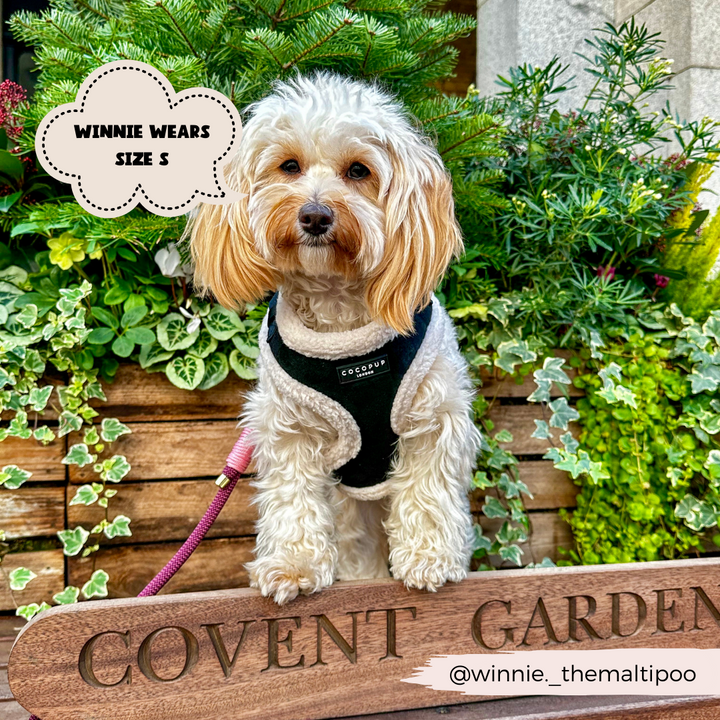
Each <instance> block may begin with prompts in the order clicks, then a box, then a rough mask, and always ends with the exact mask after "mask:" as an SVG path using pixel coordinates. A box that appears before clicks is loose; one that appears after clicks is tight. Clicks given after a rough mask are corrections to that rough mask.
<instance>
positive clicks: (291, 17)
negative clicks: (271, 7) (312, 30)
mask: <svg viewBox="0 0 720 720" xmlns="http://www.w3.org/2000/svg"><path fill="white" fill-rule="evenodd" d="M336 2H337V0H326V1H325V2H324V3H322V4H320V5H314V6H313V7H312V8H309V9H308V10H303V11H302V12H299V13H295V15H289V16H288V17H284V18H280V19H278V23H281V22H290V21H291V20H297V19H298V18H299V17H302V16H303V15H307V14H308V13H311V12H315V11H316V10H323V9H324V8H326V7H328V6H330V5H333V4H335V3H336ZM284 4H285V2H284V0H283V2H282V4H281V5H284Z"/></svg>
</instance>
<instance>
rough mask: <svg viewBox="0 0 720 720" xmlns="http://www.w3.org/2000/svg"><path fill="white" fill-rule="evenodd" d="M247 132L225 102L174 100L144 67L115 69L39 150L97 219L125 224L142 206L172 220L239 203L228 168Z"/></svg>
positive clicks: (194, 94)
mask: <svg viewBox="0 0 720 720" xmlns="http://www.w3.org/2000/svg"><path fill="white" fill-rule="evenodd" d="M241 130H242V125H241V122H240V115H239V113H238V111H237V110H236V108H235V106H234V105H233V104H232V103H231V102H230V100H228V98H226V97H225V96H224V95H223V94H222V93H219V92H217V91H215V90H211V89H209V88H190V89H188V90H183V91H181V92H179V93H176V92H175V90H174V89H173V87H172V85H171V84H170V83H169V82H168V80H167V79H166V78H165V76H164V75H162V73H160V72H159V71H158V70H156V69H155V68H154V67H152V65H148V64H147V63H143V62H136V61H125V60H117V61H115V62H111V63H107V64H106V65H103V66H101V67H99V68H98V69H97V70H95V71H94V72H93V73H91V74H90V75H89V76H88V77H87V79H86V80H85V81H84V82H83V84H82V85H81V86H80V90H79V91H78V94H77V97H76V100H75V102H74V103H68V104H67V105H61V106H59V107H57V108H55V109H54V110H52V111H51V112H50V113H48V114H47V115H46V116H45V117H44V118H43V120H42V122H41V123H40V126H39V127H38V131H37V135H36V137H35V150H36V152H37V156H38V159H39V160H40V164H41V165H42V166H43V168H45V170H46V171H47V172H48V173H49V174H50V175H52V176H53V177H54V178H56V179H58V180H61V181H62V182H66V183H70V184H72V188H73V193H74V195H75V199H76V200H77V201H78V203H79V204H80V205H81V206H82V207H83V208H85V209H86V210H87V211H88V212H90V213H92V214H93V215H97V216H99V217H119V216H120V215H125V214H126V213H128V212H130V210H132V209H133V208H134V207H136V206H137V205H138V204H139V203H141V204H142V205H143V206H144V207H145V208H146V209H147V210H149V211H151V212H153V213H155V214H156V215H164V216H166V217H174V216H177V215H182V214H183V213H186V212H188V211H189V210H192V208H193V207H195V206H196V205H197V204H198V203H200V202H205V203H211V204H215V205H224V204H227V203H230V202H233V201H234V200H236V199H237V198H238V197H239V195H238V193H237V192H235V191H234V190H232V189H231V188H230V187H229V186H228V185H227V183H226V181H225V177H224V174H223V171H222V168H223V167H224V166H225V165H226V164H227V163H228V162H229V161H230V159H231V158H232V151H233V149H234V148H235V147H236V146H237V143H238V142H239V140H240V134H241Z"/></svg>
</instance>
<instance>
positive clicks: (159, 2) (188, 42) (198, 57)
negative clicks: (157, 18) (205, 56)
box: [155, 0, 200, 60]
mask: <svg viewBox="0 0 720 720" xmlns="http://www.w3.org/2000/svg"><path fill="white" fill-rule="evenodd" d="M155 5H156V6H157V7H159V8H160V9H161V10H163V11H164V12H165V14H166V15H167V16H168V17H169V18H170V20H171V22H172V24H173V25H174V26H175V29H176V30H177V31H178V32H179V33H180V35H182V38H183V40H185V42H186V43H187V46H188V47H189V48H190V52H192V54H193V55H194V56H195V57H196V58H197V59H198V60H199V59H200V55H198V53H197V50H195V48H194V47H193V44H192V43H191V42H190V38H189V37H188V36H187V35H186V34H185V31H184V30H183V29H182V28H181V27H180V25H179V23H178V21H177V20H176V19H175V17H174V15H173V14H172V13H171V12H170V11H169V10H168V9H167V7H166V6H165V3H164V2H163V0H157V2H156V3H155Z"/></svg>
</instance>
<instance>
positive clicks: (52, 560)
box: [0, 550, 65, 611]
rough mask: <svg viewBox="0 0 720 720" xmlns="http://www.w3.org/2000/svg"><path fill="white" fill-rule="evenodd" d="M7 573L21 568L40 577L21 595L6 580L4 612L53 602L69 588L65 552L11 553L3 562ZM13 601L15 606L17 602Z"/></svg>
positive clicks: (1, 591)
mask: <svg viewBox="0 0 720 720" xmlns="http://www.w3.org/2000/svg"><path fill="white" fill-rule="evenodd" d="M2 567H3V570H4V572H5V573H8V574H9V573H11V572H12V571H13V570H14V569H15V568H17V567H26V568H28V569H29V570H32V571H33V572H34V573H35V574H36V575H37V577H36V578H35V579H34V580H33V581H32V582H30V583H28V585H27V587H26V588H25V589H24V590H21V591H15V592H14V593H11V592H10V587H9V584H8V582H7V581H6V580H4V579H1V580H2V581H0V610H12V611H14V610H15V607H16V606H17V605H27V604H28V603H34V602H36V603H40V602H43V601H45V602H50V601H51V600H52V596H53V595H54V594H55V593H59V592H62V590H63V588H64V587H65V561H64V556H63V552H62V550H38V551H37V552H22V553H10V554H9V555H6V556H5V558H4V559H3V564H2ZM13 598H14V600H15V602H13Z"/></svg>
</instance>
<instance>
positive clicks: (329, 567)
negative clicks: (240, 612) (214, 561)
mask: <svg viewBox="0 0 720 720" xmlns="http://www.w3.org/2000/svg"><path fill="white" fill-rule="evenodd" d="M247 570H248V573H249V574H250V587H254V588H257V589H258V590H260V593H261V594H262V595H263V597H272V598H273V599H274V600H275V602H276V603H277V604H278V605H284V604H285V603H287V602H290V601H291V600H294V599H295V598H296V597H297V596H298V594H299V593H302V594H303V595H309V594H310V593H314V592H318V590H321V589H322V588H324V587H327V586H328V585H332V582H333V563H332V562H331V561H329V560H325V561H321V562H319V563H313V564H312V565H311V564H310V562H308V561H307V560H304V559H303V558H299V557H291V558H288V557H284V556H281V555H272V556H269V557H260V558H257V559H256V560H253V561H252V562H250V563H248V565H247Z"/></svg>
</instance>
